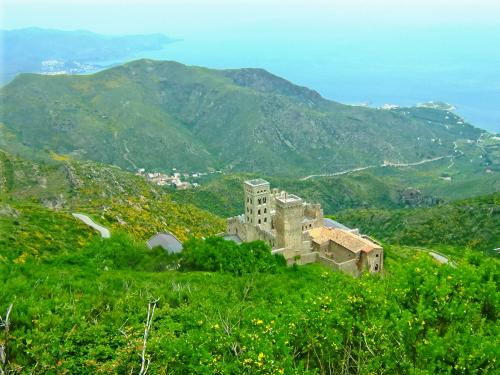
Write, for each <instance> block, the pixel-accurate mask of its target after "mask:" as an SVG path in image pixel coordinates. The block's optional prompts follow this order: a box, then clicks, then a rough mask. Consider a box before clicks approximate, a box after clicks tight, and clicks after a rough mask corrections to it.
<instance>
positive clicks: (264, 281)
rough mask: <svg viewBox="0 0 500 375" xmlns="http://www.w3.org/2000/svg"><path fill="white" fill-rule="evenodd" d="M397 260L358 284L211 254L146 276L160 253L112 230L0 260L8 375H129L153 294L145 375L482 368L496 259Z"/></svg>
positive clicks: (490, 331)
mask: <svg viewBox="0 0 500 375" xmlns="http://www.w3.org/2000/svg"><path fill="white" fill-rule="evenodd" d="M207 243H208V244H207V245H206V246H203V245H202V244H201V243H200V242H198V241H193V242H190V245H189V246H190V247H191V251H201V250H203V251H205V252H206V253H208V254H210V256H212V257H213V256H215V255H214V254H213V251H215V249H216V246H218V245H222V247H223V248H224V245H225V243H218V241H214V240H208V241H207ZM254 245H255V246H256V247H257V248H259V249H260V250H259V251H261V250H262V251H264V248H263V247H262V246H261V244H258V243H257V244H254ZM252 246H253V245H252ZM194 247H196V249H194ZM223 248H222V249H221V251H222V252H223V253H224V252H226V251H227V250H229V248H230V246H227V249H226V250H224V249H223ZM254 249H255V247H254ZM399 254H401V252H400V251H399V249H398V248H397V247H389V248H388V249H387V259H386V270H387V272H386V274H385V275H384V276H383V277H373V276H369V275H365V276H363V277H361V278H359V279H353V278H351V277H349V276H347V275H344V274H341V273H334V272H330V271H327V270H326V269H324V268H322V267H320V266H318V265H312V266H305V267H298V268H282V269H281V271H280V272H262V271H264V270H263V269H262V268H261V267H258V268H259V269H260V271H261V272H260V273H254V272H249V273H242V274H241V275H238V274H239V272H238V269H239V266H238V265H239V264H240V261H241V257H233V259H232V260H227V261H225V260H224V259H222V260H220V262H221V264H223V265H224V267H223V268H224V271H228V272H178V271H163V272H158V271H159V270H158V269H157V268H156V266H155V263H156V262H157V261H161V262H165V263H168V262H169V259H168V256H166V255H165V254H163V258H162V259H160V258H161V257H162V256H161V255H160V253H150V252H149V251H148V250H146V249H144V247H140V246H138V245H136V244H134V242H133V241H132V240H130V239H129V238H128V237H127V236H123V235H120V236H117V237H116V236H115V237H113V238H111V239H110V240H109V241H104V242H103V241H102V240H100V239H95V240H92V241H90V242H89V243H88V244H87V245H86V246H85V247H84V248H83V249H81V250H79V251H77V252H72V253H56V254H53V255H51V256H50V257H48V258H46V259H44V260H43V261H42V262H39V261H35V260H33V259H28V260H27V261H26V262H25V263H17V264H16V263H13V262H7V263H6V262H3V263H0V282H1V283H2V285H3V287H2V293H1V294H0V311H5V309H6V307H7V306H8V305H9V304H10V303H13V310H12V314H11V319H12V323H11V333H10V338H9V345H10V347H9V361H10V364H11V367H13V368H15V369H17V370H18V371H19V372H30V371H35V369H36V371H37V372H41V373H53V372H61V373H64V372H67V373H75V372H78V373H96V372H117V373H130V372H134V371H137V370H138V368H139V366H140V359H139V355H138V354H139V353H140V352H141V350H142V332H143V330H144V321H145V318H146V309H147V304H148V301H149V300H150V299H151V298H155V299H156V298H159V303H158V307H157V309H156V313H155V317H154V321H153V325H152V331H151V332H150V336H149V341H148V350H147V353H148V356H149V358H151V361H152V362H151V371H152V372H153V373H169V374H184V373H262V374H276V373H278V374H279V373H296V374H302V373H320V374H326V373H330V372H334V373H415V374H417V373H494V372H495V371H496V370H497V364H496V360H497V358H498V355H499V352H498V350H499V349H498V337H499V333H500V332H499V328H498V318H499V308H500V298H499V293H498V290H499V285H498V284H499V276H500V275H499V273H498V262H497V261H496V260H495V259H485V258H478V257H475V256H473V255H470V256H469V255H466V256H465V257H464V260H463V261H461V262H460V264H458V265H457V267H456V268H453V267H450V266H446V265H439V264H437V263H436V262H434V261H433V260H432V259H431V258H430V257H429V256H427V255H425V254H421V255H419V256H417V257H410V258H406V259H401V258H400V255H399ZM247 258H248V257H247ZM258 258H259V259H260V260H259V262H260V264H261V265H264V263H265V259H268V260H269V261H270V263H269V266H270V269H271V270H272V269H273V267H275V265H276V260H275V259H272V258H270V257H262V256H260V255H259V256H258ZM153 260H154V262H152V261H153ZM232 262H236V265H235V267H234V268H232V266H231V263H232ZM213 268H218V265H214V266H213ZM233 269H234V270H236V271H237V272H236V274H235V273H233V272H232V270H233ZM471 332H473V334H471Z"/></svg>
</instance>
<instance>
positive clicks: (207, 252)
mask: <svg viewBox="0 0 500 375" xmlns="http://www.w3.org/2000/svg"><path fill="white" fill-rule="evenodd" d="M180 265H181V270H184V271H192V270H199V271H223V272H229V273H233V274H236V275H242V274H245V273H252V272H276V271H277V270H278V269H280V268H282V267H285V266H286V261H285V259H284V258H283V257H282V256H277V255H272V254H271V248H270V247H269V246H268V245H267V244H265V243H264V242H262V241H254V242H248V243H243V244H241V245H238V244H236V243H235V242H233V241H225V240H224V239H223V238H220V237H210V238H207V239H206V240H200V239H194V238H193V239H190V240H189V241H187V242H186V243H185V244H184V250H183V251H182V256H181V260H180Z"/></svg>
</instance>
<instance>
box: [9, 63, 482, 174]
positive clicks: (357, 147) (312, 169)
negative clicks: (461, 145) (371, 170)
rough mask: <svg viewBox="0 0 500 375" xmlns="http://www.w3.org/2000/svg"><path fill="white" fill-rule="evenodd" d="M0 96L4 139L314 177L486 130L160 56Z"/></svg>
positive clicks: (424, 154)
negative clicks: (337, 99)
mask: <svg viewBox="0 0 500 375" xmlns="http://www.w3.org/2000/svg"><path fill="white" fill-rule="evenodd" d="M0 100H1V101H2V104H3V109H4V110H3V111H2V113H1V119H0V122H1V123H2V125H1V126H2V128H3V132H8V134H9V137H10V139H11V140H10V142H6V143H7V144H6V145H5V146H3V147H4V148H6V149H8V150H10V151H13V150H14V149H16V150H17V145H23V147H27V148H33V149H36V150H51V151H54V152H56V153H58V154H64V155H71V156H72V157H74V158H77V159H80V160H81V159H91V160H94V161H99V162H104V163H107V164H115V165H118V166H120V167H122V168H126V169H135V168H138V167H145V168H147V169H148V170H152V169H158V170H170V169H171V168H173V167H175V168H178V169H182V170H189V171H196V170H206V169H207V168H216V169H220V168H222V169H224V170H226V171H244V172H258V173H267V174H272V175H278V176H305V175H307V174H312V173H331V172H335V171H342V170H345V169H350V168H356V167H364V166H370V165H380V164H382V163H383V162H384V161H390V162H395V163H403V162H415V161H420V160H425V159H429V158H434V157H439V156H448V155H454V153H456V149H455V145H454V142H458V141H460V140H473V141H474V142H475V140H477V139H478V138H479V137H480V135H481V133H482V131H481V130H479V129H477V128H474V127H472V126H471V125H469V124H466V123H463V120H462V119H460V118H459V117H457V116H456V115H454V114H453V113H451V112H447V111H443V110H439V109H431V108H404V109H397V110H380V109H370V108H364V107H356V106H347V105H342V104H339V103H335V102H331V101H328V100H325V99H323V98H321V97H320V96H319V95H318V94H317V93H315V92H314V91H311V90H309V89H306V88H303V87H299V86H295V85H293V84H292V83H290V82H288V81H285V80H284V79H281V78H279V77H276V76H274V75H272V74H270V73H268V72H266V71H264V70H260V69H237V70H211V69H206V68H199V67H189V66H185V65H182V64H179V63H175V62H158V61H151V60H140V61H135V62H132V63H128V64H125V65H122V66H119V67H116V68H112V69H109V70H106V71H103V72H100V73H97V74H93V75H84V76H40V75H33V74H24V75H21V76H19V77H17V78H16V79H15V80H13V81H12V82H11V83H10V84H9V85H7V86H6V87H4V88H2V90H1V91H0ZM28 109H29V110H28ZM2 128H0V130H1V129H2ZM9 143H10V144H14V146H10V147H9Z"/></svg>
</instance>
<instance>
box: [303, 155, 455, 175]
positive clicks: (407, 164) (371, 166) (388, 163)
mask: <svg viewBox="0 0 500 375" xmlns="http://www.w3.org/2000/svg"><path fill="white" fill-rule="evenodd" d="M446 158H453V155H446V156H438V157H436V158H432V159H424V160H420V161H416V162H413V163H392V162H390V161H385V162H384V163H383V164H380V165H369V166H367V167H359V168H353V169H346V170H345V171H340V172H335V173H325V174H311V175H309V176H306V177H303V178H301V179H300V181H306V180H309V179H311V178H314V177H333V176H341V175H344V174H348V173H352V172H359V171H364V170H365V169H370V168H385V167H413V166H416V165H422V164H426V163H431V162H433V161H438V160H442V159H446Z"/></svg>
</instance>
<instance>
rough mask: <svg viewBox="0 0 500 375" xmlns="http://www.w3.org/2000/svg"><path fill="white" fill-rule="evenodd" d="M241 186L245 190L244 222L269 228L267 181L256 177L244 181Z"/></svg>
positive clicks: (269, 213)
mask: <svg viewBox="0 0 500 375" xmlns="http://www.w3.org/2000/svg"><path fill="white" fill-rule="evenodd" d="M243 188H244V191H245V223H247V224H250V225H254V226H260V227H261V228H263V229H269V228H270V227H271V210H270V207H271V205H270V204H271V202H270V189H269V182H267V181H266V180H263V179H261V178H256V179H254V180H248V181H245V183H244V184H243Z"/></svg>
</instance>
